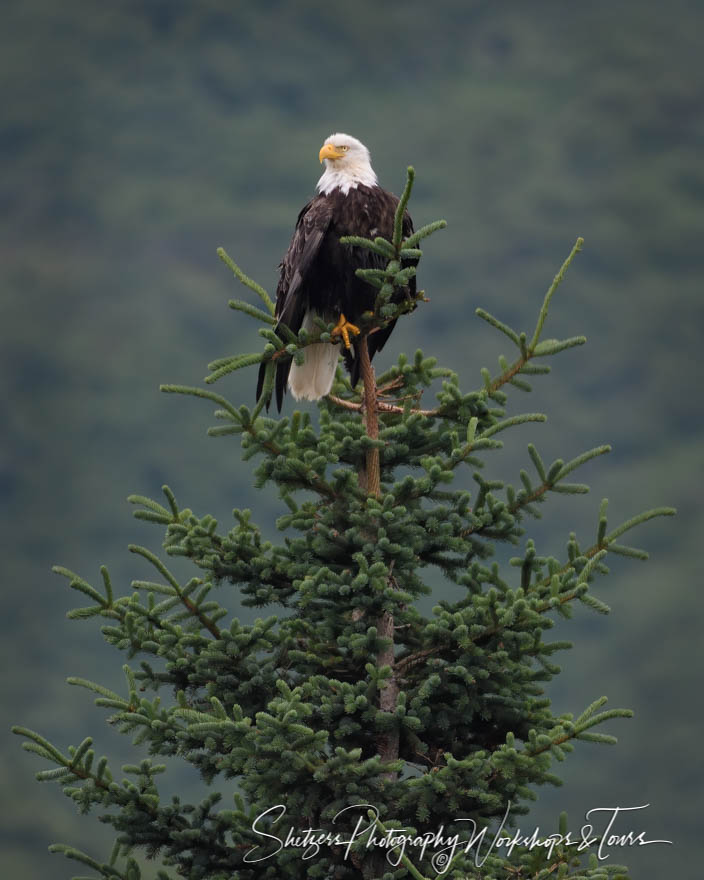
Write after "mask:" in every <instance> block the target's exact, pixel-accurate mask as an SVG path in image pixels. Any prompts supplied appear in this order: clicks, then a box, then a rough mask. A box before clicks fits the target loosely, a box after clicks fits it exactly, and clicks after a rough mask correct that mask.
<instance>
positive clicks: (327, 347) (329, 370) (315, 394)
mask: <svg viewBox="0 0 704 880" xmlns="http://www.w3.org/2000/svg"><path fill="white" fill-rule="evenodd" d="M314 317H315V315H314V314H313V313H311V312H306V315H305V318H304V319H303V327H305V329H306V330H308V331H310V330H312V329H313V327H314V326H315V325H314V324H313V319H314ZM339 353H340V350H339V347H338V346H337V345H331V344H330V343H329V342H316V343H315V344H314V345H309V346H307V348H306V350H305V352H304V354H305V360H304V362H303V364H302V365H301V366H300V367H299V366H297V365H296V364H295V363H293V364H291V372H290V373H289V374H288V387H289V388H290V389H291V394H293V396H294V398H295V399H296V400H320V398H321V397H325V395H326V394H329V393H330V389H331V388H332V383H333V380H334V378H335V370H336V369H337V359H338V356H339Z"/></svg>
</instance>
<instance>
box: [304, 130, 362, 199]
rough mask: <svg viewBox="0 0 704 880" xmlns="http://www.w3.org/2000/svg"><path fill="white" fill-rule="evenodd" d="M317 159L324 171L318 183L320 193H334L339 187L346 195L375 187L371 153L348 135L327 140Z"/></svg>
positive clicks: (331, 136) (335, 135) (338, 135)
mask: <svg viewBox="0 0 704 880" xmlns="http://www.w3.org/2000/svg"><path fill="white" fill-rule="evenodd" d="M318 157H319V159H320V161H321V162H324V163H325V171H324V172H323V176H322V177H321V178H320V180H319V181H318V192H321V193H325V194H326V195H327V194H328V193H329V192H332V190H334V189H335V188H337V187H339V188H340V189H341V190H342V192H343V193H348V192H349V191H350V189H355V188H356V187H357V186H359V185H360V184H361V185H362V186H376V174H374V169H373V168H372V163H371V159H370V156H369V150H368V149H367V148H366V147H365V146H364V144H363V143H362V142H361V141H358V140H357V138H353V137H351V136H350V135H348V134H331V135H330V137H329V138H326V139H325V143H324V144H323V146H322V147H321V148H320V153H319V154H318Z"/></svg>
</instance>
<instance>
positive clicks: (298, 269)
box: [257, 185, 415, 410]
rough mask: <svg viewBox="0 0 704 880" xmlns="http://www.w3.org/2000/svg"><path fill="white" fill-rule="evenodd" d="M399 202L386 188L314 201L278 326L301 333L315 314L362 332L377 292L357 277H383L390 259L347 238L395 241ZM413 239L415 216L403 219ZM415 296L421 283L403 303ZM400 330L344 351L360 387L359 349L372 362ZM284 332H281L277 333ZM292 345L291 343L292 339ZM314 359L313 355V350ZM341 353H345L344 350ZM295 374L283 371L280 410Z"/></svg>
mask: <svg viewBox="0 0 704 880" xmlns="http://www.w3.org/2000/svg"><path fill="white" fill-rule="evenodd" d="M397 206H398V199H397V197H396V196H394V195H392V194H391V193H389V192H386V190H383V189H381V187H379V186H376V185H375V186H365V185H358V186H355V187H351V188H350V189H349V191H348V192H347V193H345V192H343V191H342V190H341V189H339V188H336V189H333V190H332V191H331V192H329V193H327V194H326V193H320V194H319V195H317V196H315V197H314V198H313V199H311V201H310V202H308V204H307V205H306V206H305V207H304V208H303V210H302V211H301V213H300V214H299V215H298V221H297V223H296V229H295V231H294V233H293V238H292V239H291V244H290V245H289V248H288V250H287V252H286V255H285V256H284V258H283V261H282V263H281V266H280V269H281V275H280V278H279V283H278V287H277V289H276V317H277V318H278V324H277V328H278V326H279V324H281V323H283V324H286V325H287V326H288V327H289V328H290V329H291V330H292V331H293V332H294V333H298V331H299V330H300V329H301V326H302V325H303V323H304V319H305V318H306V314H307V313H314V314H317V315H319V316H320V317H321V318H322V319H323V320H324V321H325V322H331V321H333V322H334V321H337V320H338V318H339V317H340V314H344V315H345V317H346V318H347V320H348V321H350V322H351V323H353V324H356V323H357V322H358V321H359V319H360V318H361V316H362V313H363V312H365V311H371V310H373V308H374V302H375V298H376V294H377V292H378V291H377V290H376V288H374V287H372V286H371V285H369V284H368V283H367V282H365V281H363V280H362V279H361V278H358V277H357V276H356V274H355V270H356V269H360V268H363V269H371V268H376V269H383V268H385V267H386V263H387V261H386V259H385V258H384V257H381V256H379V255H378V254H375V253H374V252H373V251H370V250H368V249H367V248H362V247H356V246H351V245H345V244H341V243H340V238H341V237H343V236H346V235H358V236H362V237H364V238H371V239H373V238H375V237H376V236H382V237H383V238H386V239H389V240H390V239H391V238H392V236H393V226H394V215H395V212H396V208H397ZM412 232H413V223H412V221H411V218H410V216H409V215H408V213H406V214H405V216H404V219H403V237H404V238H407V237H408V236H409V235H410V234H411V233H412ZM404 293H405V295H410V296H414V295H415V278H412V279H411V280H410V283H409V286H408V289H407V290H406V291H405V292H404V291H397V292H396V294H395V296H396V298H397V301H398V300H400V299H401V298H402V297H403V296H404ZM394 323H395V322H392V323H391V324H389V325H388V326H387V327H384V328H383V329H381V330H377V331H376V332H375V333H372V334H371V335H369V336H368V337H357V338H356V339H355V341H354V342H353V343H352V348H351V349H349V350H347V349H345V347H344V346H342V350H343V354H344V357H345V364H346V366H347V369H348V370H349V372H350V375H351V379H352V385H356V384H357V382H358V381H359V371H360V362H359V346H360V345H362V344H364V342H363V340H366V344H367V345H368V348H369V355H370V357H374V355H375V354H376V352H377V351H380V350H381V349H382V348H383V346H384V343H385V342H386V340H387V339H388V338H389V335H390V333H391V331H392V330H393V327H394ZM275 329H276V328H275ZM284 338H285V337H284ZM306 351H308V349H306ZM337 351H338V352H339V349H337ZM265 369H266V367H265V364H262V365H261V367H260V370H259V381H258V385H257V398H259V396H260V394H261V391H262V385H263V381H264V372H265ZM290 370H291V359H290V358H282V359H280V360H279V361H278V363H277V365H276V402H277V406H278V408H279V410H280V409H281V405H282V402H283V397H284V392H285V390H286V383H287V380H288V377H289V372H290Z"/></svg>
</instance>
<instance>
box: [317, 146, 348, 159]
mask: <svg viewBox="0 0 704 880" xmlns="http://www.w3.org/2000/svg"><path fill="white" fill-rule="evenodd" d="M343 155H344V154H343V153H341V152H340V151H339V150H336V149H335V147H333V145H332V144H323V146H322V147H321V148H320V152H319V153H318V158H319V159H320V161H321V162H322V161H323V159H341V158H342V156H343Z"/></svg>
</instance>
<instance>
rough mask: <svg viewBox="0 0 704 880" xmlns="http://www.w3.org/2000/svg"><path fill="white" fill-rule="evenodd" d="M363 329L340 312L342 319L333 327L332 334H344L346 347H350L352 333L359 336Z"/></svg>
mask: <svg viewBox="0 0 704 880" xmlns="http://www.w3.org/2000/svg"><path fill="white" fill-rule="evenodd" d="M361 332H362V331H361V330H360V329H359V327H357V325H356V324H352V323H350V322H349V321H348V320H347V318H345V316H344V315H343V314H342V312H340V320H339V321H338V322H337V324H335V326H334V327H333V330H332V333H331V334H330V335H331V336H333V337H334V336H342V339H343V342H344V343H345V348H350V347H351V343H350V333H352V334H353V335H354V336H359V334H360V333H361Z"/></svg>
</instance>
